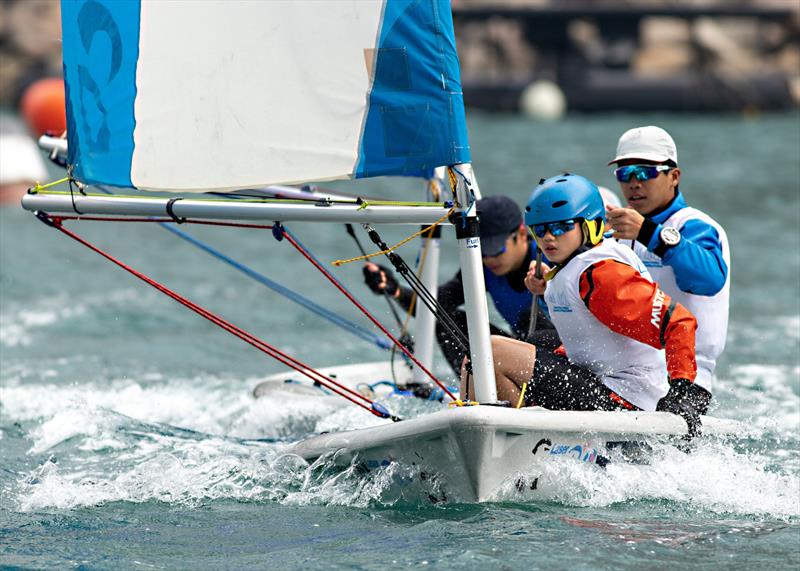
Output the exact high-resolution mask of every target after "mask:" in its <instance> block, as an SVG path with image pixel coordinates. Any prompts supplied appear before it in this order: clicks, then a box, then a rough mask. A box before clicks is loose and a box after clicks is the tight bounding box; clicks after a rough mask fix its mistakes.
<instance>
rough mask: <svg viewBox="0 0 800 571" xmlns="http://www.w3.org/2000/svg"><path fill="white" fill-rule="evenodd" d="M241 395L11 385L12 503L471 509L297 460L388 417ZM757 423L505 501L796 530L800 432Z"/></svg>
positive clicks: (7, 409)
mask: <svg viewBox="0 0 800 571" xmlns="http://www.w3.org/2000/svg"><path fill="white" fill-rule="evenodd" d="M744 376H745V375H743V377H744ZM746 377H747V378H748V379H752V378H753V375H750V374H748V375H746ZM255 382H256V381H252V382H250V383H249V384H251V385H252V384H254V383H255ZM755 382H756V384H758V385H759V387H758V390H757V391H750V388H749V387H748V386H747V385H745V384H743V383H742V382H739V383H737V384H736V390H735V391H734V392H736V393H737V394H736V395H735V396H736V399H737V400H742V401H743V402H747V401H748V398H747V397H748V396H749V397H750V400H752V399H753V398H754V397H753V395H755V394H758V395H761V396H760V397H759V398H766V397H763V395H764V394H765V392H764V389H765V387H764V386H763V384H764V383H763V382H760V381H755ZM241 386H242V381H241V380H235V379H220V378H193V379H173V380H169V381H167V380H164V379H150V380H148V381H142V382H141V383H136V382H133V381H130V380H124V379H123V380H116V381H110V382H106V383H103V384H102V385H101V384H98V385H92V384H86V385H81V386H75V385H73V386H64V385H41V384H38V385H37V384H28V383H24V384H21V383H11V384H10V386H6V387H5V388H4V390H3V399H2V417H3V425H2V432H0V436H2V442H3V446H4V448H6V449H8V450H9V451H12V452H13V451H19V453H18V454H14V453H12V454H10V457H13V459H14V460H13V461H12V462H11V464H10V465H9V466H8V467H7V471H6V472H5V473H4V474H3V475H2V476H0V477H2V487H3V493H4V496H5V497H6V499H7V500H8V499H10V500H11V503H12V505H13V508H12V509H15V510H18V511H23V512H38V511H47V510H52V509H73V508H79V507H84V506H96V505H101V504H106V503H110V502H134V503H142V502H151V501H155V502H164V503H167V504H170V505H173V504H176V505H186V506H197V505H202V504H205V503H207V502H213V501H217V500H233V501H237V502H278V503H281V504H289V505H309V504H316V505H328V504H330V505H342V506H353V507H363V506H370V505H377V506H386V505H397V504H410V505H417V504H425V503H439V502H448V503H454V502H455V503H458V502H459V498H458V497H457V496H454V495H451V493H450V491H449V488H448V485H447V482H446V481H444V480H442V479H440V478H437V477H436V476H433V475H431V474H427V473H425V471H424V470H422V469H420V468H419V467H418V466H405V465H401V464H398V463H386V464H385V465H375V466H366V465H364V464H363V463H361V462H360V461H359V459H358V458H355V459H353V460H352V461H350V462H345V466H344V467H343V468H342V467H341V466H340V467H336V465H337V462H336V458H334V457H333V455H330V454H329V455H327V456H323V457H322V458H320V459H318V460H317V461H315V462H313V463H311V464H309V463H308V462H306V461H304V460H302V459H301V458H299V457H297V456H293V455H288V454H285V453H284V450H285V449H286V447H287V445H288V444H290V443H292V442H295V441H297V440H299V439H301V438H304V437H306V436H308V435H309V434H313V433H319V432H324V431H334V430H337V431H338V430H344V429H350V428H363V427H366V426H373V425H375V424H379V423H382V422H386V421H383V420H380V419H377V418H375V417H372V416H371V415H368V414H364V412H363V411H361V410H359V409H356V408H355V407H352V406H348V405H347V404H346V403H344V402H340V401H338V400H335V399H331V398H320V399H308V398H295V399H293V398H287V397H286V395H275V396H274V397H271V396H267V397H262V398H260V399H252V398H251V397H250V396H248V395H247V394H246V391H242V390H241ZM776 386H779V384H776ZM766 394H767V395H769V392H768V391H767V393H766ZM233 395H242V396H236V397H234V396H233ZM773 396H775V395H773ZM743 397H744V398H743ZM794 398H795V402H794V405H795V406H796V405H797V402H796V400H797V397H794ZM383 402H384V404H386V405H387V406H388V407H389V408H390V409H392V410H393V411H395V412H398V413H400V414H401V415H402V416H404V417H406V418H410V417H413V416H418V415H421V414H425V413H429V412H432V411H434V410H436V409H438V408H441V407H442V406H443V405H441V404H439V403H433V402H426V401H420V400H417V399H412V398H404V397H391V398H389V399H386V400H384V401H383ZM756 408H757V407H756ZM790 408H791V407H790ZM751 410H752V409H751ZM788 413H789V411H788V410H787V414H788ZM741 416H742V417H743V415H741ZM752 423H754V424H755V425H757V426H759V427H760V428H759V429H758V430H757V432H756V433H755V434H754V436H753V437H752V438H749V439H744V440H742V439H739V440H736V441H735V442H733V441H725V440H711V439H706V440H703V441H702V442H700V443H699V444H698V445H697V447H696V449H695V450H694V451H693V453H691V454H685V453H683V452H681V451H679V450H677V449H676V448H674V447H673V446H670V445H667V444H663V445H655V447H654V449H653V451H652V453H651V454H650V455H649V457H648V460H647V463H640V464H633V463H626V462H614V461H613V458H612V462H611V463H610V464H609V465H608V466H606V467H604V468H601V467H600V466H597V465H595V464H586V463H582V462H576V461H575V460H574V459H572V458H569V457H566V456H565V457H563V458H553V461H552V462H548V463H547V465H546V466H545V469H544V471H543V472H542V473H541V474H540V475H539V476H538V481H537V482H535V483H534V482H532V481H528V480H527V479H526V478H525V477H524V476H523V475H519V476H518V477H514V478H511V479H509V480H508V481H507V482H506V485H505V486H504V487H503V488H501V490H500V492H499V493H498V494H497V496H496V497H495V498H492V499H493V500H494V501H497V502H513V503H515V504H516V503H521V502H522V503H525V502H527V501H535V502H537V503H540V502H542V501H545V502H550V503H554V504H557V505H566V506H580V507H602V506H611V505H615V504H624V503H629V502H652V501H655V502H664V503H667V504H669V505H674V506H682V507H683V508H685V509H691V510H696V511H698V512H706V513H709V514H715V515H721V514H738V515H745V516H752V517H755V518H775V519H780V520H790V521H796V520H798V519H799V518H800V488H798V485H797V468H798V459H797V452H796V451H797V449H798V445H800V442H799V441H798V436H797V434H795V433H793V431H792V430H791V427H790V421H789V420H788V419H782V417H781V416H780V415H778V418H777V419H776V418H775V417H774V416H773V417H772V418H770V417H769V416H768V415H765V416H760V417H756V418H755V419H754V420H753V421H752ZM792 450H794V451H795V452H791V451H792ZM339 464H341V463H339ZM531 486H535V487H536V488H538V489H536V490H535V491H532V490H531V489H530V488H531ZM542 490H548V492H547V493H546V494H545V495H542Z"/></svg>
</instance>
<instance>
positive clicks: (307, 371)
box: [37, 212, 401, 422]
mask: <svg viewBox="0 0 800 571" xmlns="http://www.w3.org/2000/svg"><path fill="white" fill-rule="evenodd" d="M37 217H38V218H39V220H41V221H42V222H44V223H45V224H47V225H48V226H51V227H53V228H55V229H56V230H58V231H59V232H61V233H62V234H64V235H66V236H69V237H70V238H72V239H73V240H75V241H76V242H78V243H80V244H82V245H83V246H86V247H87V248H89V249H90V250H92V251H93V252H95V253H97V254H100V255H101V256H103V257H104V258H106V259H107V260H109V261H110V262H112V263H114V264H115V265H117V266H119V267H120V268H122V269H123V270H125V271H127V272H129V273H131V274H133V275H134V276H136V277H137V278H139V279H140V280H142V281H143V282H145V283H146V284H148V285H150V286H152V287H154V288H155V289H157V290H158V291H160V292H161V293H163V294H165V295H167V296H169V297H170V298H172V299H174V300H175V301H177V302H178V303H180V304H181V305H183V306H184V307H187V308H188V309H191V310H192V311H194V312H195V313H197V314H198V315H200V316H201V317H204V318H205V319H207V320H208V321H210V322H211V323H213V324H214V325H216V326H218V327H220V328H221V329H224V330H225V331H227V332H228V333H230V334H231V335H234V336H236V337H238V338H239V339H241V340H242V341H244V342H245V343H248V344H249V345H251V346H253V347H255V348H256V349H258V350H259V351H261V352H262V353H265V354H267V355H269V356H270V357H272V358H273V359H275V360H277V361H278V362H280V363H282V364H284V365H286V366H287V367H290V368H292V369H294V370H295V371H297V372H298V373H301V374H302V375H305V376H306V377H308V378H309V379H310V380H311V381H313V382H314V383H315V384H320V385H322V386H323V387H325V388H326V389H328V390H330V391H331V392H333V393H336V394H337V395H339V396H341V397H344V398H346V399H347V400H349V401H350V402H352V403H353V404H356V405H358V406H360V407H361V408H363V409H365V410H367V411H369V412H370V413H372V414H374V415H375V416H378V417H380V418H389V419H391V420H393V421H395V422H396V421H399V420H401V419H400V418H398V417H396V416H394V415H392V414H391V413H389V411H388V410H386V408H385V407H384V406H382V405H380V404H378V403H376V402H374V401H371V400H370V399H368V398H367V397H365V396H364V395H362V394H360V393H358V392H357V391H354V390H352V389H350V388H348V387H346V386H344V385H342V384H341V383H338V382H337V381H335V380H334V379H332V378H330V377H327V376H325V375H323V374H322V373H320V372H319V371H317V370H315V369H313V368H311V367H310V366H308V365H306V364H305V363H302V362H301V361H298V360H297V359H295V358H293V357H291V356H290V355H288V354H287V353H284V352H283V351H281V350H280V349H278V348H276V347H274V346H272V345H270V344H268V343H266V342H264V341H262V340H260V339H258V338H257V337H255V336H253V335H251V334H250V333H248V332H247V331H245V330H243V329H241V328H240V327H237V326H236V325H233V324H232V323H230V322H228V321H226V320H224V319H222V318H221V317H219V316H218V315H216V314H214V313H212V312H210V311H208V310H207V309H205V308H203V307H201V306H199V305H197V304H195V303H194V302H192V301H190V300H188V299H187V298H185V297H183V296H181V295H180V294H178V293H176V292H175V291H173V290H171V289H169V288H167V287H166V286H164V285H163V284H160V283H159V282H157V281H155V280H153V279H152V278H150V277H148V276H146V275H145V274H143V273H141V272H139V271H137V270H135V269H133V268H131V267H130V266H128V265H126V264H124V263H123V262H121V261H120V260H117V259H116V258H114V257H113V256H111V255H110V254H108V253H107V252H105V251H103V250H101V249H100V248H98V247H97V246H95V245H93V244H91V243H89V242H88V241H86V240H84V239H83V238H81V237H80V236H78V235H77V234H75V233H74V232H71V231H69V230H67V229H66V228H64V226H63V221H64V219H65V218H63V217H56V216H52V217H51V216H49V215H48V214H46V213H44V212H38V213H37ZM147 221H149V222H152V221H153V220H151V219H147ZM226 225H227V224H226ZM248 226H253V225H248ZM390 337H391V336H390ZM392 340H393V341H395V340H394V339H393V338H392ZM395 342H396V341H395Z"/></svg>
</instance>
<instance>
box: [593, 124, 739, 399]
mask: <svg viewBox="0 0 800 571" xmlns="http://www.w3.org/2000/svg"><path fill="white" fill-rule="evenodd" d="M608 164H609V165H611V164H615V165H616V166H617V168H616V170H615V171H614V174H615V176H616V178H617V181H618V182H619V186H620V190H621V191H622V195H623V196H624V197H625V200H626V202H627V205H626V206H625V207H621V208H619V207H613V206H607V207H606V215H607V219H608V226H610V227H611V229H613V230H614V236H615V237H616V238H617V239H618V240H619V241H620V242H622V243H623V244H629V245H630V247H631V248H633V250H634V252H636V254H637V255H638V256H639V257H640V258H641V259H642V261H643V262H644V263H645V265H646V266H647V267H648V269H649V270H650V273H651V275H652V276H653V279H654V280H655V281H656V282H657V283H658V284H659V285H660V286H661V289H663V290H664V292H665V293H666V294H668V295H669V296H670V297H671V298H672V299H673V300H674V301H675V302H677V303H680V304H681V305H683V306H684V307H686V308H687V309H688V310H689V311H691V312H692V313H693V314H694V316H695V317H696V318H697V335H696V344H697V347H696V355H697V378H696V379H695V382H694V383H692V384H688V383H684V384H685V386H683V385H682V386H671V387H670V391H669V393H668V394H667V395H666V396H665V397H664V398H663V399H661V401H660V402H659V408H658V410H666V411H668V412H675V413H678V414H683V413H682V411H684V412H685V411H686V407H690V408H693V409H695V410H696V412H697V413H699V414H705V412H706V409H707V408H708V404H709V402H710V400H711V391H712V383H713V378H714V368H715V366H716V362H717V357H719V355H720V353H722V350H723V349H724V347H725V338H726V336H727V330H728V306H729V295H730V247H729V245H728V238H727V236H726V234H725V230H724V229H723V228H722V226H720V224H719V223H717V222H716V221H715V220H714V219H713V218H711V217H710V216H709V215H707V214H706V213H704V212H701V211H700V210H697V209H696V208H692V207H690V206H688V205H687V204H686V201H685V200H684V198H683V194H682V193H681V191H680V190H679V188H678V186H679V184H680V182H681V169H680V167H679V166H678V150H677V147H676V145H675V141H674V140H673V139H672V137H671V136H670V134H669V133H667V132H666V131H665V130H664V129H662V128H660V127H656V126H653V125H648V126H645V127H636V128H634V129H630V130H628V131H626V132H625V133H623V134H622V136H621V137H620V138H619V142H618V144H617V152H616V154H615V156H614V158H613V159H611V161H609V163H608ZM663 327H666V324H662V328H663Z"/></svg>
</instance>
